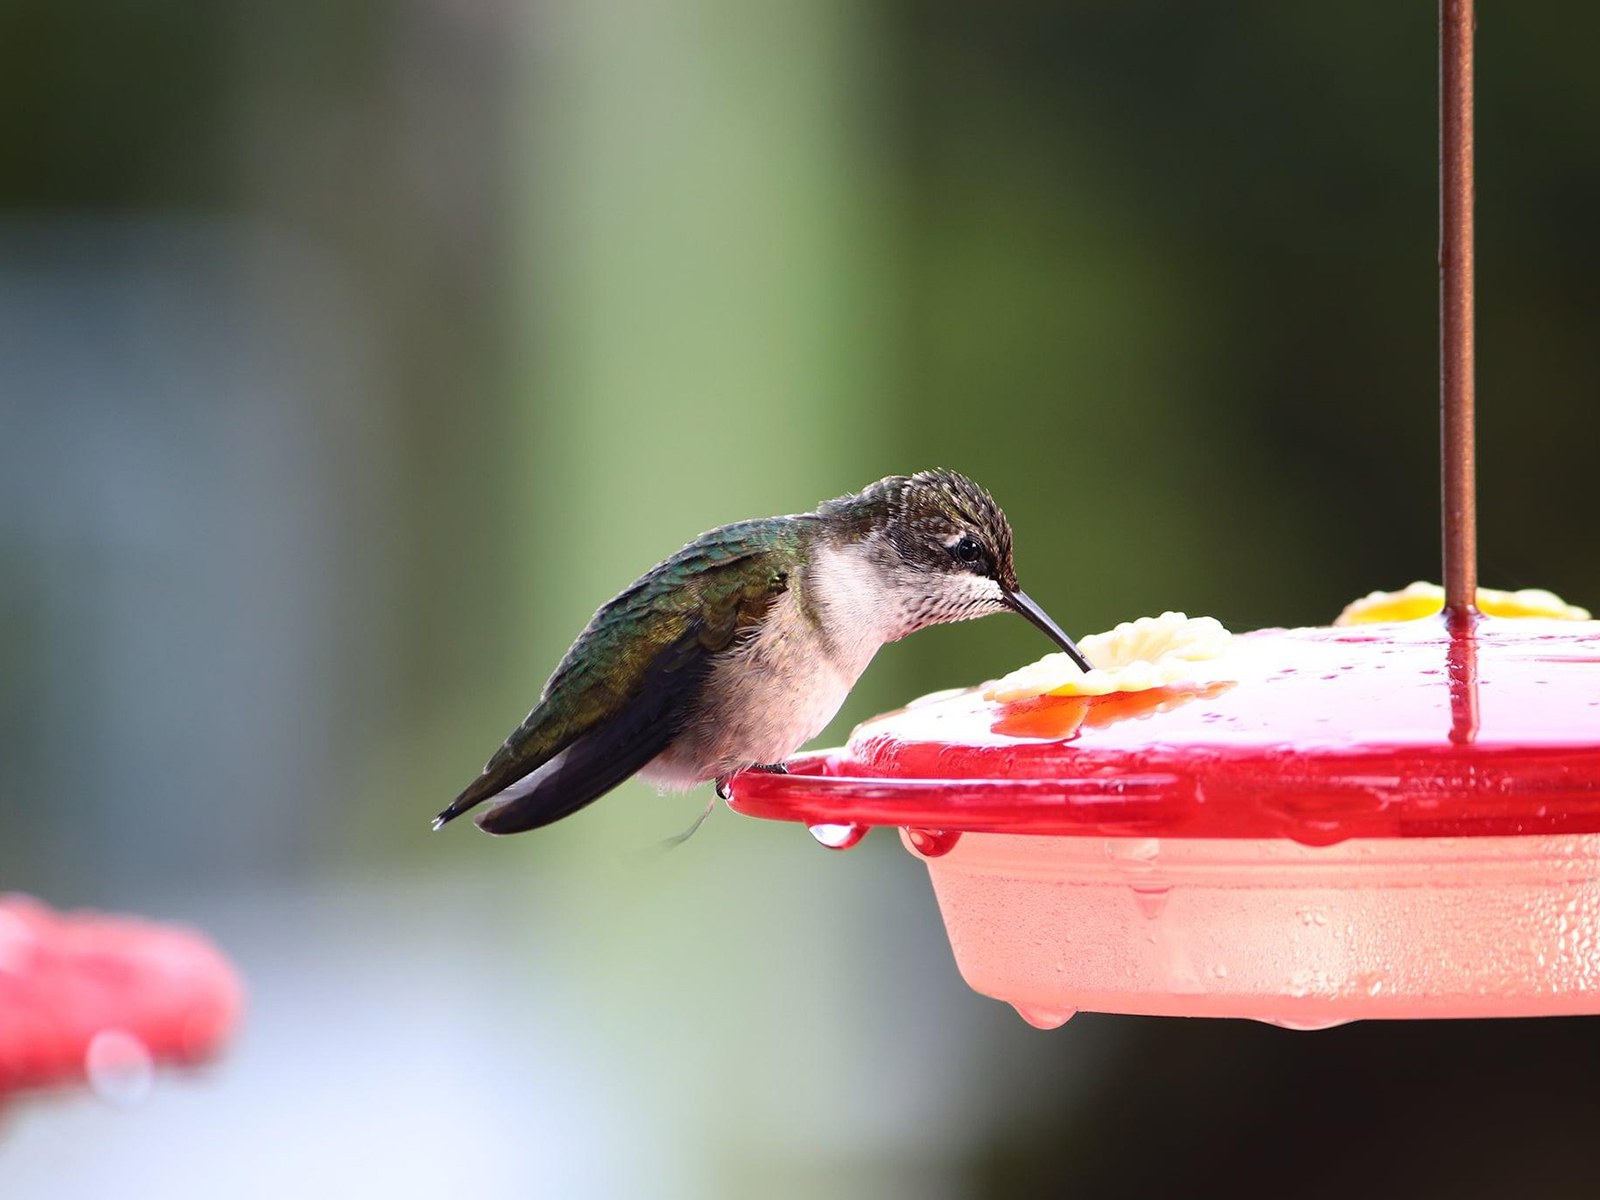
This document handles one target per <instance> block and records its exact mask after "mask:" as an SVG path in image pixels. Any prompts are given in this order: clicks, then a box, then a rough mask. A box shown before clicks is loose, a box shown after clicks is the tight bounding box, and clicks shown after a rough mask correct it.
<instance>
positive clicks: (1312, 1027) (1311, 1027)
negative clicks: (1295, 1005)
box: [1258, 1017, 1350, 1033]
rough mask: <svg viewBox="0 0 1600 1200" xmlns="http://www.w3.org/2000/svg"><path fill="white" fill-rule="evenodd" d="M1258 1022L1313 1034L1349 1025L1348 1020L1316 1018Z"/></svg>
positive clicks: (1285, 1018)
mask: <svg viewBox="0 0 1600 1200" xmlns="http://www.w3.org/2000/svg"><path fill="white" fill-rule="evenodd" d="M1258 1020H1260V1021H1261V1022H1263V1023H1264V1024H1267V1025H1276V1026H1277V1027H1278V1028H1279V1029H1293V1030H1296V1031H1297V1032H1301V1033H1314V1032H1316V1031H1317V1030H1319V1029H1333V1028H1334V1027H1335V1026H1338V1025H1348V1024H1350V1022H1349V1020H1348V1019H1344V1018H1340V1019H1337V1020H1327V1019H1318V1018H1316V1017H1260V1018H1258Z"/></svg>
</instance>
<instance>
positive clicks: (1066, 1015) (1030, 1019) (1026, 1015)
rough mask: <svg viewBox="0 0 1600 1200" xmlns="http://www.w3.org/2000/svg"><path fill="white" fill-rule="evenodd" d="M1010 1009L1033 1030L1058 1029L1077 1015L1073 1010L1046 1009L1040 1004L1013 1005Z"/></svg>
mask: <svg viewBox="0 0 1600 1200" xmlns="http://www.w3.org/2000/svg"><path fill="white" fill-rule="evenodd" d="M1011 1007H1012V1008H1014V1009H1016V1010H1017V1016H1019V1017H1021V1018H1022V1019H1023V1020H1024V1021H1026V1022H1027V1023H1028V1024H1029V1025H1032V1026H1033V1027H1034V1028H1035V1029H1060V1028H1061V1027H1062V1026H1063V1025H1065V1024H1066V1023H1067V1022H1068V1021H1070V1020H1072V1018H1073V1017H1075V1016H1077V1014H1078V1010H1077V1009H1075V1008H1047V1007H1045V1006H1044V1005H1042V1004H1013V1005H1012V1006H1011Z"/></svg>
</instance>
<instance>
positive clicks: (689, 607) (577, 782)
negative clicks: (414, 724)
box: [435, 517, 799, 833]
mask: <svg viewBox="0 0 1600 1200" xmlns="http://www.w3.org/2000/svg"><path fill="white" fill-rule="evenodd" d="M798 554H799V533H798V531H797V530H796V529H795V527H794V518H782V517H778V518H769V519H767V520H761V521H743V522H740V523H739V524H737V525H727V526H724V527H723V528H721V529H716V530H713V531H711V532H710V533H708V534H705V535H703V536H702V537H700V538H698V539H696V540H695V541H693V542H691V543H690V544H689V545H687V546H685V547H684V548H683V549H682V550H680V551H679V552H678V553H677V554H674V555H673V556H672V557H671V558H669V559H667V560H666V561H665V562H663V563H661V564H659V565H658V566H656V567H655V568H654V569H653V570H651V571H650V572H649V573H647V574H646V575H645V576H643V577H642V578H641V579H639V580H638V582H636V583H635V584H634V585H633V586H632V587H630V588H628V589H627V590H626V591H624V592H623V593H622V594H621V595H619V596H617V597H616V598H615V599H614V600H612V601H611V602H610V603H608V604H607V605H606V606H605V607H604V608H602V609H601V610H600V611H599V612H597V613H596V614H595V615H594V618H593V619H592V620H591V621H590V622H589V624H588V626H587V628H585V629H584V631H583V633H582V634H580V635H579V637H578V640H577V641H576V642H574V643H573V645H572V648H571V649H570V650H568V651H567V654H566V657H565V658H563V659H562V660H561V665H560V666H558V667H557V668H556V670H555V673H554V674H553V675H552V676H551V677H550V681H549V682H548V683H547V684H545V688H544V694H543V696H542V697H541V699H540V702H539V705H538V707H537V708H535V709H534V710H533V711H532V712H531V713H529V714H528V717H527V719H526V720H525V721H523V723H522V724H521V725H520V726H518V728H517V729H516V730H515V731H514V732H513V733H512V734H511V736H510V737H509V738H507V739H506V741H505V744H504V745H503V746H501V747H500V749H499V750H498V751H497V752H496V753H495V755H494V757H493V758H491V759H490V760H489V763H488V765H487V766H486V767H485V768H484V771H483V774H482V775H480V776H479V777H478V778H477V779H476V780H474V781H473V782H472V783H471V784H470V785H469V786H468V787H467V788H466V790H465V791H463V792H462V793H461V795H460V796H458V797H456V799H455V800H454V801H453V802H452V803H451V804H450V806H449V807H448V808H447V809H445V810H444V812H442V813H440V814H439V817H438V818H437V819H436V821H435V824H436V825H440V824H443V823H444V822H446V821H449V820H452V819H453V818H455V817H457V816H459V815H460V814H461V813H463V812H465V811H467V809H469V808H471V807H473V806H474V805H476V804H479V803H481V802H482V801H484V800H488V799H491V798H493V797H496V796H500V794H501V793H506V796H505V797H504V798H503V802H502V803H500V804H497V805H496V806H495V808H494V809H493V810H491V811H490V812H488V813H486V814H485V815H484V817H482V818H481V819H480V820H479V822H478V823H479V825H480V826H481V827H482V828H484V829H486V830H488V831H489V832H491V833H518V832H521V831H523V830H526V829H535V828H538V827H539V826H541V825H548V824H549V823H551V822H552V821H557V820H560V819H561V818H562V817H564V816H567V815H568V814H570V813H572V812H574V811H576V810H577V809H579V808H582V807H583V806H584V805H586V804H588V803H590V802H591V801H593V800H596V799H598V798H599V797H600V796H602V795H604V794H605V793H606V792H608V791H610V790H611V789H612V788H614V787H616V786H617V784H619V783H621V782H622V781H623V780H624V779H627V778H628V777H629V776H630V775H632V774H634V773H635V772H636V771H638V770H639V769H640V768H641V767H643V766H645V764H647V763H648V762H649V761H650V760H651V759H653V758H654V757H655V756H656V755H658V754H660V753H661V751H662V750H664V749H665V748H666V747H667V745H668V743H670V742H671V740H672V738H673V736H674V735H675V734H676V733H677V732H678V730H679V728H680V727H681V724H682V721H683V718H684V716H685V714H686V712H687V709H688V705H689V702H690V701H692V699H693V698H694V696H695V695H696V694H697V692H698V688H699V685H700V684H701V682H702V681H703V680H704V679H705V676H706V674H707V672H708V671H709V670H710V668H711V666H712V665H713V663H714V662H715V659H716V656H717V654H718V653H720V652H722V651H724V650H726V649H727V648H728V647H729V646H730V645H732V644H734V641H735V639H736V638H737V637H738V635H739V633H740V631H741V630H745V629H749V628H750V627H752V626H754V625H755V624H756V623H758V622H759V621H760V620H761V618H762V617H763V616H765V615H766V612H767V610H768V609H769V608H770V607H771V606H772V603H773V601H775V600H776V599H777V598H778V597H779V596H781V595H782V594H783V593H784V591H785V590H786V589H787V588H788V583H789V571H790V569H791V568H792V567H793V565H794V564H795V562H796V561H797V559H798ZM547 765H548V769H547V770H544V771H542V772H540V768H542V767H546V766H547ZM535 772H540V773H539V775H538V776H537V777H536V778H531V779H530V776H533V775H534V773H535Z"/></svg>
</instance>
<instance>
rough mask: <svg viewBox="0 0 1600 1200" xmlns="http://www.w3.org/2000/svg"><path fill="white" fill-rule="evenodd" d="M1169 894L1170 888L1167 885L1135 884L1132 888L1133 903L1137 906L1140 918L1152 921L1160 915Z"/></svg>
mask: <svg viewBox="0 0 1600 1200" xmlns="http://www.w3.org/2000/svg"><path fill="white" fill-rule="evenodd" d="M1171 894H1172V887H1171V885H1169V884H1165V883H1156V884H1136V885H1134V888H1133V902H1134V904H1135V905H1137V906H1138V909H1139V915H1140V916H1142V917H1144V918H1145V919H1146V920H1150V921H1153V920H1155V919H1156V918H1157V917H1159V916H1160V915H1161V910H1162V909H1164V908H1166V906H1167V897H1168V896H1169V895H1171Z"/></svg>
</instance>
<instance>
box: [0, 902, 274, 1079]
mask: <svg viewBox="0 0 1600 1200" xmlns="http://www.w3.org/2000/svg"><path fill="white" fill-rule="evenodd" d="M242 1004H243V990H242V988H241V986H240V982H239V977H238V975H237V974H236V973H235V972H234V969H233V967H232V966H231V965H230V964H229V963H228V961H227V960H226V959H225V958H223V956H222V955H221V953H220V952H218V950H217V949H216V948H215V947H214V946H212V945H211V943H210V942H208V941H206V940H205V939H204V938H203V937H201V936H200V935H199V934H196V933H192V932H190V931H188V930H185V929H181V928H176V927H173V926H167V925H158V924H155V923H153V922H149V921H144V920H140V919H138V918H136V917H122V916H105V915H102V914H99V913H70V914H58V913H54V912H52V911H50V910H49V909H48V908H46V907H45V906H44V905H42V904H40V903H39V902H38V901H36V900H33V899H30V898H29V897H26V896H17V895H11V896H0V1098H3V1097H4V1096H6V1095H7V1094H9V1093H12V1092H16V1091H19V1090H21V1089H24V1088H36V1087H46V1086H50V1085H58V1084H63V1083H75V1082H80V1081H81V1082H88V1083H90V1084H91V1085H92V1086H93V1087H94V1088H95V1090H96V1091H98V1092H100V1093H101V1094H102V1095H105V1096H107V1097H108V1098H110V1099H118V1100H121V1099H136V1098H138V1096H139V1095H140V1094H142V1092H143V1091H144V1090H145V1089H146V1088H147V1087H148V1084H149V1080H150V1075H151V1071H152V1069H153V1067H154V1065H155V1064H156V1063H163V1062H166V1063H181V1064H187V1063H196V1062H200V1061H202V1060H204V1059H206V1058H209V1057H210V1056H212V1055H213V1054H215V1053H216V1052H217V1051H218V1050H219V1049H220V1048H221V1046H222V1044H223V1042H224V1041H226V1039H227V1038H228V1036H229V1035H230V1034H231V1033H232V1031H233V1029H234V1026H235V1025H236V1024H237V1023H238V1020H239V1013H240V1010H241V1007H242Z"/></svg>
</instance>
